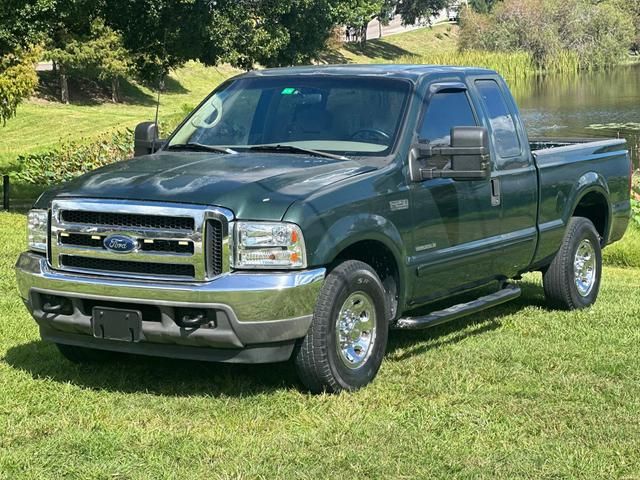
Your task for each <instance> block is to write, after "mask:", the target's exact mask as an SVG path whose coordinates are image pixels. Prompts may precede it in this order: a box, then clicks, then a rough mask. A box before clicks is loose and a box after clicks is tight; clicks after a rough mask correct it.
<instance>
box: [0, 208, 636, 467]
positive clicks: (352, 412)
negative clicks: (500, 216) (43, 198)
mask: <svg viewBox="0 0 640 480" xmlns="http://www.w3.org/2000/svg"><path fill="white" fill-rule="evenodd" d="M24 223H25V222H24V216H22V215H17V214H0V392H2V402H0V478H2V479H3V480H4V479H12V480H13V479H17V478H20V479H36V478H41V479H49V478H77V479H105V478H111V479H142V478H150V479H159V478H173V479H183V478H189V479H196V478H269V479H271V478H296V477H297V478H310V479H315V478H363V479H364V478H390V477H391V478H470V479H471V478H473V479H476V478H487V479H494V478H508V479H512V478H535V479H539V478H549V479H551V478H584V479H594V478H603V479H604V478H606V479H611V478H626V479H632V478H639V477H640V450H639V446H638V438H640V422H639V421H638V418H640V368H638V367H639V366H640V363H639V360H638V343H639V340H640V337H639V334H638V332H639V331H640V303H639V302H638V301H637V295H638V292H639V291H640V269H637V268H636V269H634V268H614V267H607V268H606V269H605V271H604V281H603V285H602V290H601V296H600V299H599V300H598V302H597V303H596V305H595V306H594V307H593V308H591V309H589V310H585V311H580V312H557V311H553V310H549V309H547V307H546V306H545V303H544V299H543V296H542V291H541V288H540V284H539V277H538V276H537V275H528V276H526V277H525V279H524V281H523V282H521V284H522V287H523V289H524V295H523V297H522V298H521V299H519V300H518V301H517V302H514V303H511V304H507V305H505V306H503V307H500V308H497V309H494V310H491V311H487V312H485V313H483V314H480V315H475V316H473V317H471V318H468V319H465V320H461V321H457V322H454V323H452V324H448V325H445V326H442V327H440V328H435V329H432V330H428V331H424V332H392V334H391V338H390V342H391V343H390V347H389V353H388V354H387V356H386V358H385V361H384V363H383V366H382V370H381V372H380V374H379V376H378V378H377V380H376V381H375V382H374V383H373V384H372V385H370V386H369V387H367V388H365V389H363V390H361V391H359V392H356V393H351V394H343V395H337V396H310V395H307V394H304V393H301V392H300V391H299V390H298V388H297V387H298V385H297V383H296V380H295V375H294V372H293V371H292V369H291V367H290V366H288V365H286V364H285V365H275V366H245V367H239V366H236V367H232V366H225V365H215V364H203V363H197V362H186V361H175V360H162V359H153V358H132V357H126V358H124V357H123V358H122V359H121V360H120V361H119V362H117V363H115V364H111V365H103V366H100V365H95V366H76V365H73V364H71V363H69V362H67V361H66V360H64V359H63V358H62V357H61V356H60V355H59V354H58V353H57V351H56V349H55V348H54V347H53V346H52V345H49V344H46V343H43V342H41V341H40V340H39V339H38V332H37V329H36V326H35V323H34V322H33V321H32V320H31V318H30V317H29V315H28V314H27V312H26V310H25V309H24V307H23V306H22V303H21V301H20V299H19V298H18V294H17V292H16V289H15V285H14V277H13V272H12V267H13V264H14V262H15V258H16V256H17V255H18V253H19V252H20V251H21V250H22V249H23V245H24V238H23V237H24ZM625 241H627V240H625ZM621 245H622V244H621Z"/></svg>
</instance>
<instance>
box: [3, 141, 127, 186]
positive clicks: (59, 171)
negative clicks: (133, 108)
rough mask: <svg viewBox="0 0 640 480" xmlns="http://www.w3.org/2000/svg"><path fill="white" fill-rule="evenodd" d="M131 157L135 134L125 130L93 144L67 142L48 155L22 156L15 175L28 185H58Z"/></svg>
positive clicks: (46, 153)
mask: <svg viewBox="0 0 640 480" xmlns="http://www.w3.org/2000/svg"><path fill="white" fill-rule="evenodd" d="M132 155H133V132H132V131H131V130H129V129H126V130H121V131H117V132H113V133H109V134H104V135H102V136H100V137H98V139H96V140H93V141H92V142H90V143H84V144H83V143H78V142H65V143H62V144H61V145H60V147H59V148H57V149H55V150H51V151H49V152H43V153H31V154H27V155H20V156H19V157H18V159H17V162H18V170H17V171H16V172H15V173H14V174H13V175H14V177H15V178H16V179H17V180H19V181H22V182H25V183H31V184H38V185H55V184H58V183H62V182H67V181H69V180H71V179H73V178H75V177H77V176H79V175H82V174H84V173H87V172H90V171H91V170H95V169H96V168H98V167H102V166H104V165H108V164H110V163H114V162H117V161H119V160H124V159H126V158H130V157H131V156H132Z"/></svg>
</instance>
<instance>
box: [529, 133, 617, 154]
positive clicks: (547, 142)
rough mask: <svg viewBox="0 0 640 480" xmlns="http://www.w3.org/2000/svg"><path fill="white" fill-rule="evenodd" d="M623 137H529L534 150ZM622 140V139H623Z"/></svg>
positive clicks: (531, 147)
mask: <svg viewBox="0 0 640 480" xmlns="http://www.w3.org/2000/svg"><path fill="white" fill-rule="evenodd" d="M614 140H621V139H613V138H612V139H608V138H605V139H603V138H570V137H567V138H562V137H534V138H529V148H530V149H531V151H532V152H535V151H538V150H547V149H549V148H558V147H569V146H576V145H579V146H583V145H584V144H585V143H594V142H602V141H605V142H610V141H614ZM621 141H622V140H621Z"/></svg>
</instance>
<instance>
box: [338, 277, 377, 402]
mask: <svg viewBox="0 0 640 480" xmlns="http://www.w3.org/2000/svg"><path fill="white" fill-rule="evenodd" d="M340 280H341V285H340V287H339V288H338V292H337V295H336V296H335V301H334V302H333V305H332V307H331V314H330V317H329V319H326V321H328V328H327V336H328V338H327V343H326V345H327V359H328V363H329V368H330V369H331V373H332V375H333V377H334V378H335V380H336V381H337V382H338V383H339V384H340V386H341V387H342V388H343V389H346V390H354V389H357V388H360V387H362V386H364V385H366V384H367V383H369V382H370V381H371V380H372V379H373V378H374V377H375V376H376V374H377V373H378V370H379V369H380V365H381V364H382V359H383V357H384V354H385V352H386V348H387V338H388V334H389V328H388V322H387V319H386V303H385V298H384V289H383V287H382V284H381V283H380V280H379V279H378V276H377V275H376V274H375V273H373V272H372V271H369V270H368V269H364V268H359V269H357V270H355V271H353V272H350V273H348V274H347V275H345V276H344V278H341V279H340ZM358 291H361V292H364V293H366V294H367V295H368V296H369V297H370V298H371V301H372V302H373V305H374V309H375V312H376V337H375V341H374V344H373V347H372V348H373V349H374V350H373V352H371V355H370V356H369V358H368V360H367V361H366V362H365V363H364V364H363V365H362V366H361V367H359V368H357V369H350V368H348V367H347V366H346V365H344V364H343V362H342V360H341V359H340V358H339V356H338V355H339V354H338V351H337V348H336V320H337V318H338V314H339V313H340V309H341V308H342V305H343V304H344V302H345V300H346V299H347V297H348V296H349V295H351V294H352V293H354V292H358Z"/></svg>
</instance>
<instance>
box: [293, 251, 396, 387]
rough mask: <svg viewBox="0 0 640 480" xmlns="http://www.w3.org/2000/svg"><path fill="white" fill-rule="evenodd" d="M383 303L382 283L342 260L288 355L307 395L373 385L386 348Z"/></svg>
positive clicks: (363, 265)
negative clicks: (296, 345)
mask: <svg viewBox="0 0 640 480" xmlns="http://www.w3.org/2000/svg"><path fill="white" fill-rule="evenodd" d="M384 299H385V294H384V288H383V286H382V283H381V282H380V279H379V278H378V275H377V274H376V272H375V271H374V270H373V269H372V268H371V267H370V266H369V265H367V264H366V263H363V262H360V261H356V260H348V261H346V262H344V263H341V264H340V265H338V266H337V267H336V268H335V269H334V270H332V271H331V273H330V274H329V275H328V276H327V278H326V280H325V283H324V286H323V287H322V290H321V291H320V294H319V296H318V301H317V303H316V308H315V311H314V314H313V320H312V322H311V327H310V328H309V331H308V332H307V335H306V337H304V338H303V339H302V341H301V344H300V345H299V347H298V349H297V350H296V353H295V355H294V362H295V366H296V370H297V372H298V376H299V377H300V380H301V381H302V382H303V383H304V384H305V386H306V387H307V388H308V389H309V390H310V391H311V392H314V393H319V392H339V391H342V390H356V389H358V388H360V387H363V386H364V385H366V384H368V383H369V382H371V381H372V380H373V378H374V377H375V376H376V374H377V373H378V370H379V368H380V365H381V364H382V358H383V356H384V354H385V351H386V347H387V337H388V331H389V328H388V322H387V318H386V315H385V312H386V308H385V300H384Z"/></svg>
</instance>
